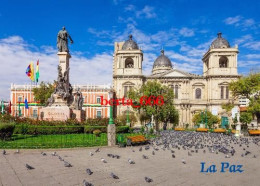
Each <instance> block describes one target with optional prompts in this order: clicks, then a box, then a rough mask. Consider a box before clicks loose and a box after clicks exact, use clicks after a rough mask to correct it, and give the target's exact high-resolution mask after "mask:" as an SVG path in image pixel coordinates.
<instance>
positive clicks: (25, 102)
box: [24, 98, 29, 109]
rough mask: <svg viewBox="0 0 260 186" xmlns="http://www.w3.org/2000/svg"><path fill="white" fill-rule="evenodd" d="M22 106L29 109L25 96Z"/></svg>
mask: <svg viewBox="0 0 260 186" xmlns="http://www.w3.org/2000/svg"><path fill="white" fill-rule="evenodd" d="M24 106H25V108H26V109H29V105H28V102H27V98H25V100H24Z"/></svg>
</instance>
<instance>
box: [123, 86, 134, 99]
mask: <svg viewBox="0 0 260 186" xmlns="http://www.w3.org/2000/svg"><path fill="white" fill-rule="evenodd" d="M131 88H132V86H124V97H125V98H127V93H128V91H129V90H130V89H131Z"/></svg>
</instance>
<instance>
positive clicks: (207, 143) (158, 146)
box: [2, 131, 260, 186]
mask: <svg viewBox="0 0 260 186" xmlns="http://www.w3.org/2000/svg"><path fill="white" fill-rule="evenodd" d="M252 144H255V145H257V146H260V138H259V137H258V138H257V137H254V138H249V137H240V138H237V137H234V136H229V135H225V134H221V133H198V132H184V131H180V132H178V131H162V132H161V133H160V135H159V136H158V137H156V138H154V139H152V140H150V142H149V143H148V144H147V145H145V146H141V147H139V148H138V149H139V152H142V151H143V149H144V150H145V151H147V150H152V152H151V154H152V155H155V152H156V151H159V150H163V151H166V150H168V151H170V152H171V157H172V158H176V152H177V151H182V150H184V151H187V154H188V156H192V154H193V153H198V152H199V151H201V152H203V153H204V154H205V153H215V154H222V155H224V156H225V158H230V157H232V156H234V155H235V154H236V155H237V153H238V152H237V150H238V149H237V148H241V151H242V154H240V156H241V157H246V156H247V157H252V158H256V155H255V154H254V155H253V154H252V152H250V151H249V147H250V145H252ZM241 151H240V152H241ZM99 152H100V148H98V149H96V150H95V151H94V153H92V152H90V153H89V155H90V157H91V156H94V154H95V153H99ZM132 152H135V150H134V149H133V148H132ZM15 153H17V154H19V153H20V151H19V150H17V151H16V152H15ZM2 154H3V155H7V152H6V150H3V153H2ZM41 155H42V156H47V154H46V153H45V152H42V153H41ZM51 155H52V156H56V157H58V159H59V160H60V161H62V162H63V163H64V166H65V167H72V164H71V163H70V162H68V161H65V160H64V159H63V158H62V157H61V156H59V155H58V154H57V153H56V152H53V153H52V154H51ZM107 157H108V158H114V159H120V158H121V156H119V155H116V154H111V153H110V154H107ZM142 158H143V159H149V157H148V156H146V155H142ZM101 162H103V163H107V160H106V159H105V158H101ZM181 162H182V163H183V164H186V163H187V162H186V160H185V159H183V158H182V159H181ZM128 163H129V164H135V161H134V160H132V159H130V158H129V159H128ZM25 167H26V168H27V169H28V170H32V169H34V167H32V166H31V165H29V164H26V165H25ZM86 173H87V174H88V175H89V176H91V175H92V174H93V171H92V170H91V169H89V168H87V169H86ZM110 177H111V178H113V179H119V177H118V176H117V175H116V174H115V173H113V172H111V174H110ZM144 180H145V181H146V182H147V183H150V182H153V179H152V178H149V177H144ZM83 185H84V186H93V184H92V183H90V182H88V181H87V180H83Z"/></svg>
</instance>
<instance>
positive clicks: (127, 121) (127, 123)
mask: <svg viewBox="0 0 260 186" xmlns="http://www.w3.org/2000/svg"><path fill="white" fill-rule="evenodd" d="M126 125H128V126H130V120H129V106H127V114H126Z"/></svg>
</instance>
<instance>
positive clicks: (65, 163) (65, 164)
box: [64, 161, 72, 167]
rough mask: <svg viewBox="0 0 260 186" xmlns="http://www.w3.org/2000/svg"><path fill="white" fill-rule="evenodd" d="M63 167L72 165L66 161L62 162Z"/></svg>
mask: <svg viewBox="0 0 260 186" xmlns="http://www.w3.org/2000/svg"><path fill="white" fill-rule="evenodd" d="M64 166H65V167H72V165H71V164H70V163H69V162H67V161H64Z"/></svg>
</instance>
